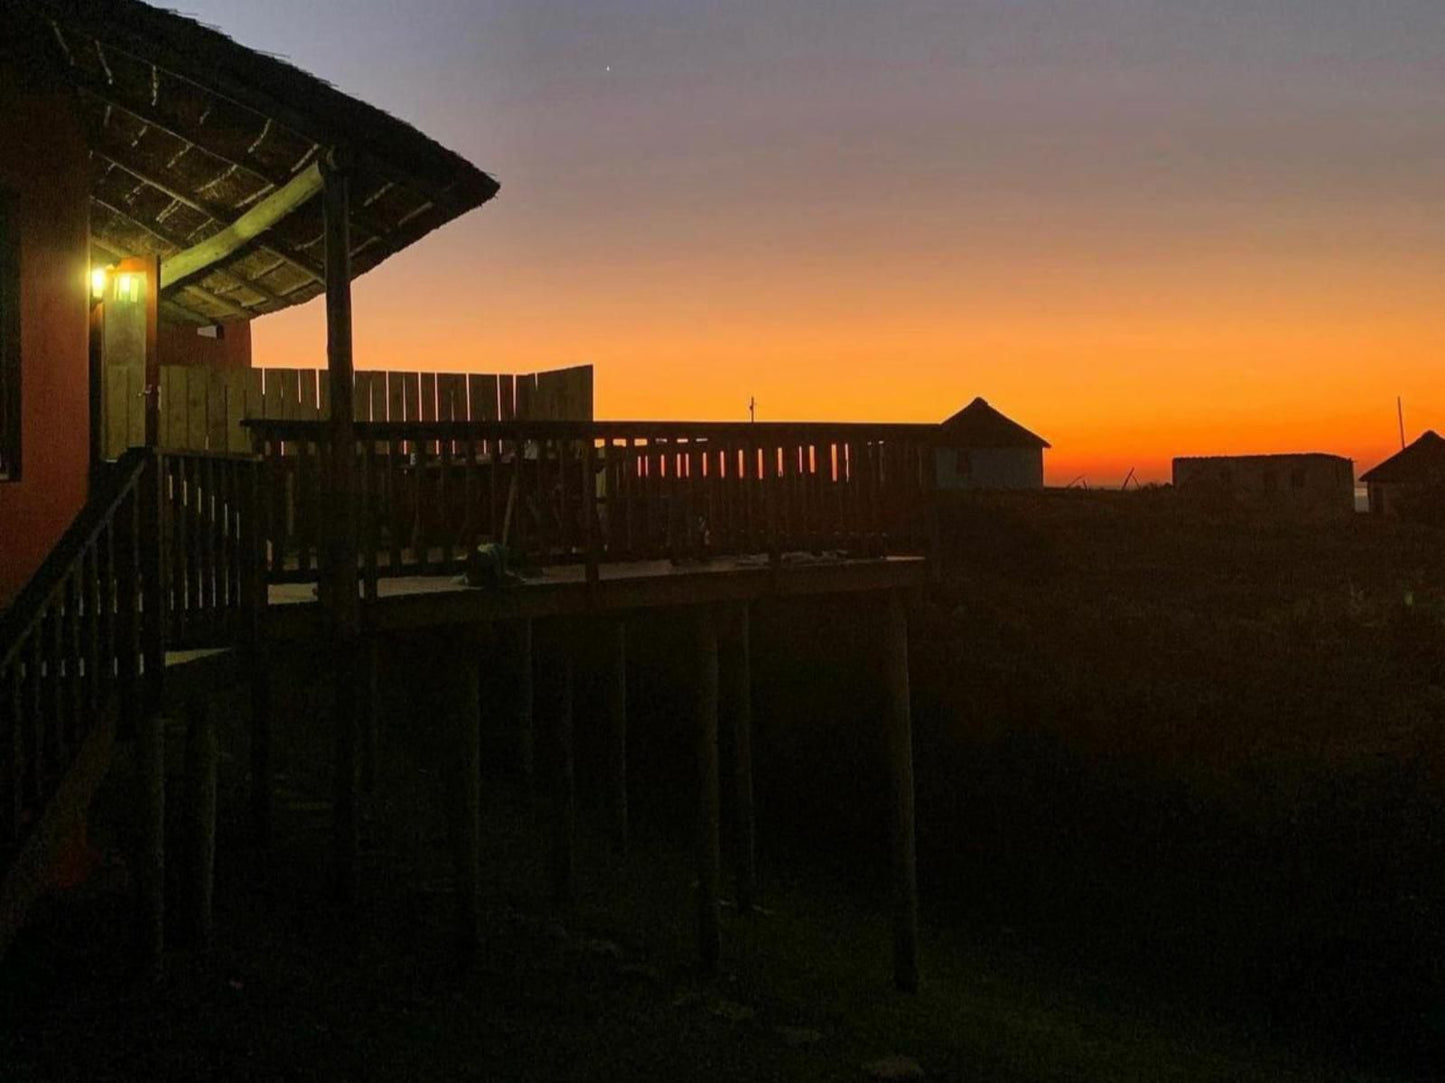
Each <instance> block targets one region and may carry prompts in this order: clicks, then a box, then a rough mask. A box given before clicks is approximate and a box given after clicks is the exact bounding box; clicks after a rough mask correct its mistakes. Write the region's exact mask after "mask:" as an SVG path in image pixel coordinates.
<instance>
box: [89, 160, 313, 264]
mask: <svg viewBox="0 0 1445 1083" xmlns="http://www.w3.org/2000/svg"><path fill="white" fill-rule="evenodd" d="M91 153H93V154H95V155H98V156H99V157H101V158H104V159H105V160H106V161H107V162H110V163H111V164H112V165H114V166H116V167H118V168H120V169H123V170H125V172H127V173H129V174H130V175H131V176H132V177H134V178H135V179H136V180H138V181H140V182H141V183H143V184H148V185H150V186H151V187H152V188H154V189H155V190H156V191H158V192H160V193H162V194H163V195H167V196H169V197H170V198H171V199H174V200H175V201H176V202H177V203H181V204H184V205H185V206H187V207H190V208H191V209H192V210H194V211H198V212H199V213H201V214H204V215H205V216H206V217H207V218H209V219H211V221H213V222H216V223H218V224H219V225H221V226H225V225H226V224H227V223H228V222H229V220H230V216H229V215H228V214H227V213H226V212H225V211H224V210H222V209H220V208H219V207H216V206H214V205H211V204H207V203H204V202H202V201H201V200H198V199H197V198H196V197H195V196H190V195H186V194H185V193H184V192H181V191H179V190H177V189H176V188H173V187H172V186H171V185H169V184H167V183H166V182H165V181H162V180H158V179H156V178H155V177H152V176H150V175H149V174H148V173H147V172H146V171H145V169H144V168H142V167H141V166H138V165H136V164H135V163H134V162H128V161H126V159H125V156H124V155H122V154H119V153H117V152H116V151H114V150H113V149H109V148H107V149H104V150H102V149H100V148H96V147H92V148H91ZM260 247H261V248H262V249H264V250H265V251H267V252H269V253H271V254H272V255H275V256H278V257H280V258H281V259H282V260H284V261H285V262H286V263H287V264H289V265H290V266H291V267H294V268H295V269H296V270H298V271H300V272H301V273H302V274H305V275H307V276H309V277H310V278H312V279H314V280H315V281H317V282H320V283H323V284H324V283H325V282H326V273H325V271H324V270H322V268H321V265H320V264H318V263H315V262H313V261H312V260H310V259H308V258H307V257H305V256H303V255H301V253H299V252H292V251H289V246H288V245H284V244H280V243H278V242H277V241H275V240H274V239H271V240H267V241H266V242H264V243H263V244H261V245H260Z"/></svg>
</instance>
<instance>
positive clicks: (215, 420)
mask: <svg viewBox="0 0 1445 1083" xmlns="http://www.w3.org/2000/svg"><path fill="white" fill-rule="evenodd" d="M206 371H207V375H208V377H209V378H208V379H207V381H206V383H207V387H206V447H207V448H209V449H210V450H211V451H225V450H226V443H227V440H228V439H229V435H230V434H229V433H228V432H227V428H226V394H227V388H226V377H225V375H224V374H223V373H222V372H221V371H220V370H219V369H207V370H206Z"/></svg>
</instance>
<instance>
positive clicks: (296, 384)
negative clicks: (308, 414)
mask: <svg viewBox="0 0 1445 1083" xmlns="http://www.w3.org/2000/svg"><path fill="white" fill-rule="evenodd" d="M277 375H278V377H279V378H280V380H281V416H282V417H283V418H285V419H286V420H287V421H298V420H300V419H301V372H300V370H298V369H281V370H280V372H279V373H277Z"/></svg>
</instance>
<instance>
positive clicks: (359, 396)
mask: <svg viewBox="0 0 1445 1083" xmlns="http://www.w3.org/2000/svg"><path fill="white" fill-rule="evenodd" d="M376 375H377V374H376V373H374V372H365V371H362V372H357V373H355V374H354V375H353V377H352V380H353V382H352V388H353V393H352V396H351V416H352V417H353V418H354V419H356V420H357V421H370V420H371V385H372V384H373V383H374V382H375V378H376Z"/></svg>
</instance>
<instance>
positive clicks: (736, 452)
mask: <svg viewBox="0 0 1445 1083" xmlns="http://www.w3.org/2000/svg"><path fill="white" fill-rule="evenodd" d="M247 424H248V426H249V427H250V428H251V430H252V433H253V435H254V438H255V441H256V447H257V450H258V451H259V452H260V453H261V455H262V457H263V458H264V460H265V462H266V465H267V486H268V490H269V494H270V495H269V497H268V518H267V526H266V529H267V538H268V542H269V550H268V552H269V558H268V559H269V572H270V575H271V577H272V578H273V579H286V578H292V579H309V578H312V577H314V576H315V574H316V573H315V569H316V565H317V562H318V560H319V558H320V552H321V534H322V524H323V523H324V522H325V521H326V515H327V511H326V494H327V493H328V492H329V491H330V486H329V485H328V483H327V476H328V467H327V459H328V455H329V446H328V443H327V441H328V434H327V431H326V429H325V427H324V426H323V425H322V424H320V423H317V422H301V421H279V422H278V421H270V420H266V421H251V422H248V423H247ZM935 432H936V429H935V427H934V426H927V425H842V424H779V423H758V424H748V423H743V424H734V423H722V422H716V423H671V422H622V421H609V422H535V421H532V422H520V421H514V422H486V423H476V422H422V423H415V422H405V423H396V422H386V423H358V424H357V426H356V435H357V444H356V456H357V466H358V478H359V485H358V500H359V508H358V511H359V515H358V518H357V522H358V524H359V526H358V528H359V530H360V534H361V537H360V539H359V541H360V553H361V569H362V572H363V574H364V577H365V579H366V580H367V582H368V583H371V584H373V586H372V588H371V589H370V590H369V591H368V593H369V594H374V583H375V580H376V578H377V577H378V576H381V575H397V574H429V573H435V574H441V573H456V572H458V571H460V570H461V569H462V567H463V566H464V564H465V561H466V558H467V554H468V553H470V552H471V551H472V549H474V548H475V546H476V545H477V544H478V543H479V542H482V541H488V540H490V541H498V542H503V543H505V545H506V546H507V548H508V550H509V551H511V552H512V553H513V554H514V555H515V556H516V557H518V558H520V559H521V560H525V561H526V562H529V563H534V564H539V565H546V564H557V563H569V562H570V563H585V564H587V565H588V567H589V569H595V567H596V565H597V564H598V563H599V562H602V561H619V560H646V559H656V558H663V557H667V558H671V559H673V560H678V561H687V560H700V559H704V558H706V557H708V556H712V555H722V554H740V553H768V554H771V555H772V557H773V558H774V559H778V558H779V557H780V556H781V554H782V553H784V552H787V551H794V550H807V551H812V552H821V551H839V552H846V553H848V554H851V555H861V556H881V555H884V554H888V553H904V552H909V553H917V552H922V551H924V549H925V548H926V547H927V542H928V534H927V531H928V511H929V507H930V501H929V495H930V492H931V490H932V487H933V458H932V455H933V451H932V448H933V440H934V439H935Z"/></svg>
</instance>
